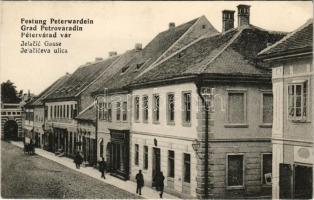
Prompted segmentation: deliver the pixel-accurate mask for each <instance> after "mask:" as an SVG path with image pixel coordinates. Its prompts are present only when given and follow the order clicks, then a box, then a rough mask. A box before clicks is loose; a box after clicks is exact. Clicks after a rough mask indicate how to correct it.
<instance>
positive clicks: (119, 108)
mask: <svg viewBox="0 0 314 200" xmlns="http://www.w3.org/2000/svg"><path fill="white" fill-rule="evenodd" d="M118 104H119V106H118ZM116 121H118V122H119V121H121V102H119V101H118V102H116Z"/></svg>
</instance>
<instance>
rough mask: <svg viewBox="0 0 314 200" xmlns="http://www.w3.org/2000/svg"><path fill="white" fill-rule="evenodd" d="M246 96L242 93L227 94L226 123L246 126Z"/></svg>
mask: <svg viewBox="0 0 314 200" xmlns="http://www.w3.org/2000/svg"><path fill="white" fill-rule="evenodd" d="M245 98H246V95H245V93H244V92H239V91H234V92H229V93H228V112H227V113H228V123H229V124H246V106H245V105H246V99H245Z"/></svg>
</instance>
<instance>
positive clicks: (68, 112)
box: [66, 105, 70, 118]
mask: <svg viewBox="0 0 314 200" xmlns="http://www.w3.org/2000/svg"><path fill="white" fill-rule="evenodd" d="M69 116H70V108H69V105H67V116H66V117H67V118H69Z"/></svg>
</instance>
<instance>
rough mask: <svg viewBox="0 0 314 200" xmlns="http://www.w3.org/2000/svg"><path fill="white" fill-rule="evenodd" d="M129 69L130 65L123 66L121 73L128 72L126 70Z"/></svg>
mask: <svg viewBox="0 0 314 200" xmlns="http://www.w3.org/2000/svg"><path fill="white" fill-rule="evenodd" d="M128 69H129V66H125V67H122V69H121V73H124V72H126V70H128Z"/></svg>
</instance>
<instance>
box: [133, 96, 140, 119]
mask: <svg viewBox="0 0 314 200" xmlns="http://www.w3.org/2000/svg"><path fill="white" fill-rule="evenodd" d="M137 100H138V104H136V101H137ZM139 121H140V97H139V96H135V97H134V122H139Z"/></svg>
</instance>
